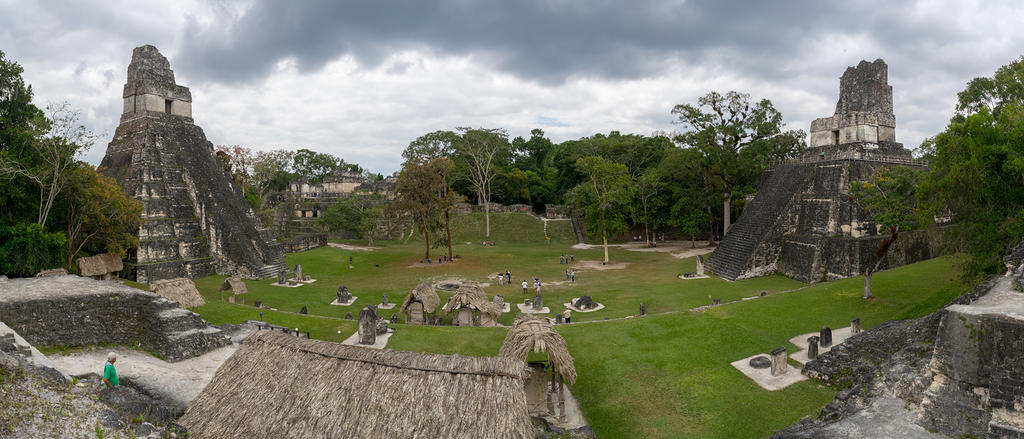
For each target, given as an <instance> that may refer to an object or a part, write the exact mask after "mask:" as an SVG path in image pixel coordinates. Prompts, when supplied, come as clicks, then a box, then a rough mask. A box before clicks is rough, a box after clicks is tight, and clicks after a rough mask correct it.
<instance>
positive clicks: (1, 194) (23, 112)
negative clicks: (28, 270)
mask: <svg viewBox="0 0 1024 439" xmlns="http://www.w3.org/2000/svg"><path fill="white" fill-rule="evenodd" d="M22 72H23V70H22V68H21V66H20V65H18V63H16V62H14V61H11V60H8V59H6V58H5V56H4V53H3V51H0V163H7V162H19V163H21V162H25V161H30V162H32V163H35V162H38V161H39V160H38V158H37V157H35V155H34V154H33V151H34V148H33V147H32V143H33V142H35V141H36V140H37V137H39V136H41V135H42V134H43V133H45V132H46V117H45V115H44V113H43V112H42V110H40V109H39V108H38V107H36V106H35V105H33V104H32V86H31V85H28V84H26V83H25V81H24V79H22V77H21V74H22ZM3 177H4V175H2V174H0V216H3V217H6V218H8V219H10V220H18V221H36V220H37V219H38V212H37V209H36V207H37V203H38V201H37V199H36V192H37V189H36V187H37V186H36V185H35V183H34V182H32V181H31V180H29V179H28V178H26V177H23V176H21V175H18V174H6V177H7V178H3ZM33 274H35V273H33Z"/></svg>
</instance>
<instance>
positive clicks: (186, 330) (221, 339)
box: [0, 275, 230, 361]
mask: <svg viewBox="0 0 1024 439" xmlns="http://www.w3.org/2000/svg"><path fill="white" fill-rule="evenodd" d="M0 321H3V322H4V323H6V324H7V325H8V326H10V327H11V328H12V329H14V330H15V331H17V332H18V333H19V334H21V335H22V336H23V337H25V339H26V340H28V341H29V342H30V343H32V344H33V345H41V346H58V345H61V346H89V345H97V344H101V343H110V344H117V345H126V346H139V347H141V348H142V349H145V350H148V351H152V352H155V353H156V354H158V355H160V356H161V357H162V358H164V359H165V360H168V361H179V360H182V359H185V358H189V357H192V356H196V355H200V354H203V353H205V352H208V351H210V350H212V349H215V348H218V347H221V346H225V345H227V344H228V343H230V339H229V338H227V337H226V336H224V335H222V334H221V331H220V329H217V328H215V327H213V326H211V325H210V324H209V323H207V322H206V321H204V320H203V319H202V318H200V317H199V315H198V314H196V313H194V312H191V311H189V310H187V309H183V308H181V307H179V305H178V303H177V302H174V301H172V300H168V299H165V298H163V297H161V296H159V295H156V294H154V293H150V292H147V291H142V290H138V289H135V288H131V287H128V286H125V285H122V284H120V283H118V282H115V281H99V280H94V279H89V278H85V277H79V276H71V275H68V276H55V277H43V278H25V279H11V280H0Z"/></svg>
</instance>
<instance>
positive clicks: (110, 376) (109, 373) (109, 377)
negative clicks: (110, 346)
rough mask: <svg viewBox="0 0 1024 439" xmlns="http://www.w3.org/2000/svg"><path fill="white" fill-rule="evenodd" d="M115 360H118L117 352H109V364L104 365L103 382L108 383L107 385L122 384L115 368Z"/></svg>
mask: <svg viewBox="0 0 1024 439" xmlns="http://www.w3.org/2000/svg"><path fill="white" fill-rule="evenodd" d="M115 362H117V354H115V353H113V352H111V353H109V354H107V364H104V365H103V384H106V385H107V387H114V386H118V385H120V384H121V383H119V382H118V381H117V370H116V369H114V363H115Z"/></svg>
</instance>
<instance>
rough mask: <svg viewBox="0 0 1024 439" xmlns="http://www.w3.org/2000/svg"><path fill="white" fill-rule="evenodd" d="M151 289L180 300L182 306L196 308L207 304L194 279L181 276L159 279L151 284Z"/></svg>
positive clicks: (174, 299) (176, 300)
mask: <svg viewBox="0 0 1024 439" xmlns="http://www.w3.org/2000/svg"><path fill="white" fill-rule="evenodd" d="M149 290H150V291H152V292H154V293H157V294H159V295H161V296H163V297H165V298H168V299H171V300H173V301H175V302H178V304H180V305H181V307H182V308H195V307H197V306H203V305H205V304H206V301H205V300H203V296H202V295H200V294H199V290H198V289H196V284H195V283H193V282H192V279H185V278H183V277H179V278H176V279H165V280H158V281H155V282H153V283H151V284H149Z"/></svg>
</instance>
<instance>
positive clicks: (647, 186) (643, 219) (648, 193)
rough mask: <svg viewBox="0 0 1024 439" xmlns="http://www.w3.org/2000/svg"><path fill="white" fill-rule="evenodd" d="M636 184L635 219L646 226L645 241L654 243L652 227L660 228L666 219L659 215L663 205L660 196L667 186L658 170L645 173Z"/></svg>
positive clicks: (654, 169) (634, 191)
mask: <svg viewBox="0 0 1024 439" xmlns="http://www.w3.org/2000/svg"><path fill="white" fill-rule="evenodd" d="M635 183H636V184H634V186H633V187H634V190H633V193H634V195H635V200H636V204H637V206H636V208H634V209H633V219H634V220H635V221H638V222H640V223H641V224H643V225H644V239H645V240H646V241H647V242H652V241H653V240H652V239H651V227H652V226H654V227H658V226H659V225H660V224H661V222H662V219H663V218H664V217H663V216H661V215H659V214H658V208H659V207H661V206H660V205H661V204H662V203H661V201H662V200H661V199H660V198H658V195H659V194H660V193H661V192H662V190H663V189H664V186H665V185H664V182H663V181H662V178H661V174H660V173H659V172H658V169H657V168H653V169H651V170H649V171H647V172H645V173H644V174H643V175H641V176H640V177H639V178H637V179H636V182H635Z"/></svg>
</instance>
